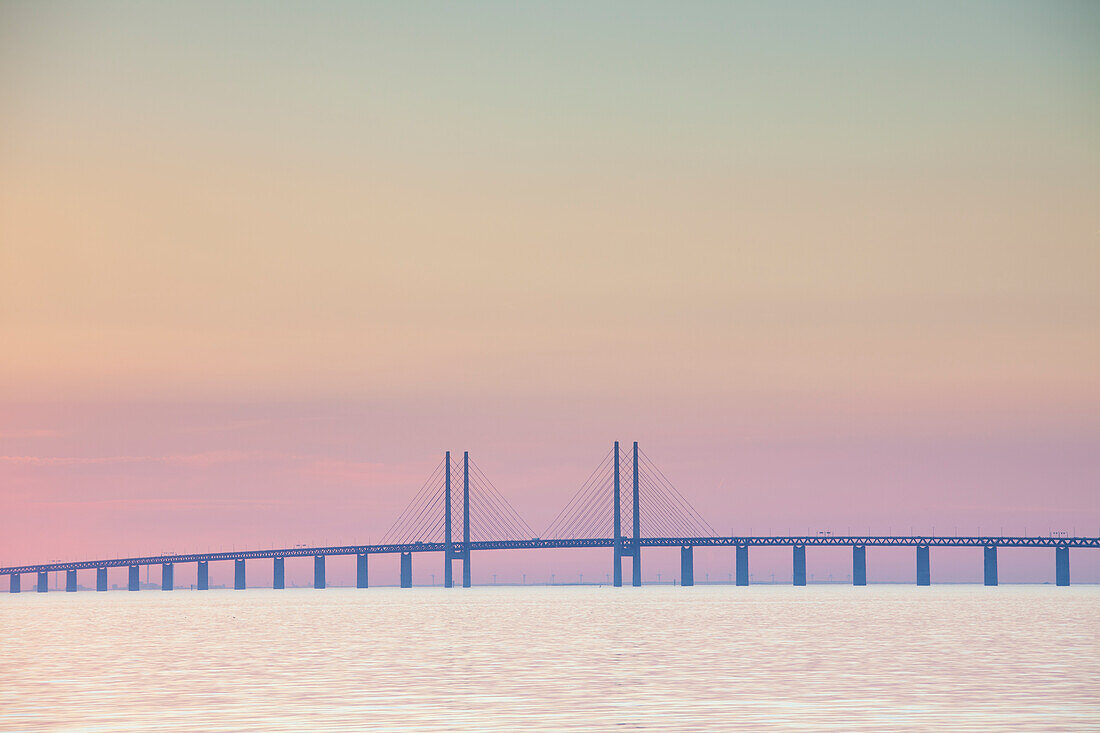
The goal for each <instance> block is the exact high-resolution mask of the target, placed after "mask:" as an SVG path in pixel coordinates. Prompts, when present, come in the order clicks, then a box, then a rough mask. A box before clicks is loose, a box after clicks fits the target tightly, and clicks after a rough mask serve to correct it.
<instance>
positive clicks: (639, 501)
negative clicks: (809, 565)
mask: <svg viewBox="0 0 1100 733" xmlns="http://www.w3.org/2000/svg"><path fill="white" fill-rule="evenodd" d="M626 457H627V458H628V459H629V460H628V461H625V462H626V463H629V468H628V469H624V467H623V464H624V460H623V458H624V452H623V451H622V450H620V448H619V443H618V442H616V443H615V445H614V447H613V448H612V449H611V450H610V451H609V452H608V454H607V455H606V456H605V457H604V459H603V461H602V462H601V463H600V465H599V466H598V467H597V468H596V470H595V471H593V472H592V474H591V475H590V476H589V477H588V480H587V481H586V482H585V483H584V484H583V485H582V486H581V488H580V489H578V490H577V492H576V493H575V494H574V495H573V497H572V498H571V499H570V501H569V503H568V504H566V506H565V508H564V509H562V511H561V512H560V513H559V514H558V516H557V517H556V518H555V519H554V521H553V522H552V523H551V524H550V526H549V527H548V528H547V530H546V531H545V532H543V533H542V534H543V535H546V536H545V537H542V536H535V533H534V532H533V531H532V530H531V527H530V526H529V525H528V524H527V523H526V522H525V521H524V520H523V518H522V517H521V516H520V515H519V514H518V512H516V511H515V509H513V508H512V506H511V505H510V504H509V503H508V501H507V499H505V498H504V496H503V495H502V494H501V493H500V492H499V491H498V490H497V489H496V487H495V486H493V484H492V482H491V481H489V479H488V478H487V477H486V476H485V474H484V473H483V472H482V471H481V470H480V469H479V468H478V467H477V465H476V464H475V463H474V462H473V461H471V460H470V458H469V454H468V453H466V454H463V458H462V463H461V466H459V464H457V463H456V462H452V460H451V454H450V452H447V453H446V455H445V456H444V458H443V460H442V461H441V462H440V464H439V465H438V466H437V467H436V469H435V471H434V472H433V473H432V475H431V476H430V477H429V478H428V480H427V481H425V483H424V485H423V486H422V487H421V489H420V491H418V492H417V494H416V495H415V496H414V497H413V499H412V501H410V502H409V504H408V506H407V507H406V508H405V510H404V511H403V512H402V513H401V515H400V516H399V517H398V518H397V520H396V521H395V522H394V524H393V526H392V527H391V528H390V529H389V531H388V532H387V533H386V536H384V537H383V539H382V541H381V542H380V543H378V544H367V545H339V546H330V547H288V548H283V549H268V550H242V551H233V552H204V553H191V554H170V555H151V556H145V557H128V558H114V559H108V560H82V561H76V562H55V563H42V564H37V565H21V566H13V567H0V575H8V576H10V591H11V592H12V593H18V592H20V591H21V578H22V575H24V574H32V575H37V585H36V590H37V591H38V592H40V593H44V592H46V591H47V590H48V585H49V583H48V574H49V573H50V572H59V571H65V574H66V578H65V589H66V590H67V591H76V590H77V588H78V585H77V571H80V570H95V571H96V590H99V591H105V590H107V570H108V568H118V567H126V568H129V583H128V588H129V590H131V591H136V590H140V588H141V582H140V568H141V567H142V566H150V565H160V566H161V588H162V589H164V590H172V589H173V588H174V583H173V572H174V568H175V566H176V565H177V564H180V563H197V565H198V574H197V579H198V582H197V584H196V587H197V588H198V589H199V590H206V589H208V588H209V587H210V583H209V578H210V576H209V564H210V563H211V562H229V561H232V562H233V563H234V588H236V589H244V588H246V587H247V582H246V570H245V568H246V565H245V563H246V561H248V560H261V559H270V560H272V561H273V563H274V573H273V587H274V588H277V589H281V588H285V587H286V584H285V577H286V575H285V559H286V558H288V557H312V558H313V559H314V583H313V585H314V587H315V588H324V587H325V585H326V581H325V559H326V558H328V557H332V556H339V555H355V556H356V557H357V564H356V585H357V587H359V588H366V587H367V586H368V557H369V556H370V555H377V554H400V556H401V575H400V577H401V587H403V588H409V587H412V556H413V554H415V553H423V552H433V553H443V556H444V563H443V569H444V574H443V578H444V579H443V584H444V586H445V587H448V588H449V587H452V586H453V585H454V578H453V572H452V571H453V563H454V561H461V562H462V585H463V587H467V588H468V587H470V585H471V577H470V560H471V555H472V553H473V552H475V551H488V550H549V549H563V548H594V547H606V548H611V549H612V557H613V561H612V569H613V571H614V580H613V583H612V584H613V585H614V586H622V585H623V575H622V561H623V558H630V560H631V575H632V577H631V585H634V586H640V585H641V584H642V565H641V557H642V553H641V550H642V548H643V547H679V548H680V584H681V585H684V586H691V585H694V584H695V582H694V578H695V571H694V548H696V547H733V548H735V557H736V561H735V564H736V585H742V586H743V585H748V584H749V548H750V547H776V546H780V547H790V548H792V569H793V572H792V578H793V583H794V585H799V586H801V585H806V548H807V547H812V546H843V547H851V548H852V584H853V585H866V584H867V548H868V547H914V548H916V570H917V574H916V582H917V585H931V572H930V570H931V564H930V562H929V548H931V547H975V548H978V547H980V548H982V551H983V557H984V583H985V585H990V586H995V585H997V582H998V580H997V549H998V548H1000V547H1046V548H1053V549H1054V558H1055V582H1056V584H1057V585H1060V586H1068V585H1069V584H1070V575H1069V550H1070V548H1080V547H1094V548H1096V547H1100V537H1067V536H1047V537H1041V536H1036V537H1010V536H964V537H958V536H953V537H947V536H936V535H866V536H858V535H833V534H828V533H819V534H816V535H785V536H782V535H769V536H719V535H718V533H717V532H715V531H714V529H713V528H712V527H711V526H710V525H709V524H708V523H707V522H706V520H705V519H703V517H702V516H700V515H699V513H698V512H696V511H695V509H694V508H693V507H692V506H691V504H690V503H689V502H688V501H687V499H686V498H684V496H683V495H682V494H681V493H680V492H679V491H678V490H677V489H676V487H675V486H673V485H672V483H671V482H670V481H669V480H668V478H667V477H665V475H664V474H663V473H661V471H660V469H658V468H657V467H656V466H655V465H654V464H653V462H652V461H650V460H649V458H648V457H647V456H646V455H645V454H644V453H643V452H641V451H640V450H639V448H638V444H637V443H634V447H633V451H632V452H631V454H630V455H628V456H626ZM624 473H625V474H626V476H625V478H626V479H627V481H624V480H623V479H624ZM627 482H628V483H629V485H630V491H628V492H624V491H623V490H622V485H623V483H627ZM456 484H459V485H461V487H462V488H461V495H460V496H461V500H460V502H458V501H456V499H457V497H456V496H455V493H456V492H455V491H453V490H452V489H453V486H454V485H456ZM456 504H458V506H457V507H456V506H455V505H456ZM624 515H629V517H630V520H631V521H630V531H629V533H624V531H623V516H624ZM643 517H647V518H648V521H647V522H646V524H645V527H644V528H645V530H646V532H643ZM456 537H461V539H456Z"/></svg>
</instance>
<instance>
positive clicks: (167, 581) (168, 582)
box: [160, 562, 175, 590]
mask: <svg viewBox="0 0 1100 733" xmlns="http://www.w3.org/2000/svg"><path fill="white" fill-rule="evenodd" d="M174 587H175V585H174V583H173V578H172V563H170V562H166V563H161V566H160V589H161V590H172V589H173V588H174Z"/></svg>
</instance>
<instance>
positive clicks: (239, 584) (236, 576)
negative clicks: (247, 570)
mask: <svg viewBox="0 0 1100 733" xmlns="http://www.w3.org/2000/svg"><path fill="white" fill-rule="evenodd" d="M247 588H248V583H247V582H246V579H245V574H244V560H234V561H233V590H246V589H247Z"/></svg>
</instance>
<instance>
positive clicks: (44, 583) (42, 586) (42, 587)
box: [35, 573, 50, 593]
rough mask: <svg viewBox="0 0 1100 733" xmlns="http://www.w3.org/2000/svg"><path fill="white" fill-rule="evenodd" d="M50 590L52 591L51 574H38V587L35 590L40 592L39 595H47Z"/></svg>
mask: <svg viewBox="0 0 1100 733" xmlns="http://www.w3.org/2000/svg"><path fill="white" fill-rule="evenodd" d="M49 589H50V574H49V573H39V574H38V585H37V586H36V587H35V590H36V591H38V592H39V593H45V592H46V591H48V590H49Z"/></svg>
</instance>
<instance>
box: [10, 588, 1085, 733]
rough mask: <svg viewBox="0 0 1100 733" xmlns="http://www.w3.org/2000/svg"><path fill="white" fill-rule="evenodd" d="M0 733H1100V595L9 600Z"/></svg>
mask: <svg viewBox="0 0 1100 733" xmlns="http://www.w3.org/2000/svg"><path fill="white" fill-rule="evenodd" d="M0 622H2V624H0V649H2V652H0V655H2V656H0V658H2V664H0V683H2V685H3V693H2V695H3V697H2V700H3V702H2V703H0V730H5V731H39V730H42V731H154V730H155V731H265V732H267V731H335V730H341V731H342V730H364V729H370V730H392V731H517V730H520V729H523V730H529V731H531V730H533V731H577V730H586V731H587V730H611V729H616V728H625V729H641V730H647V731H655V730H656V731H684V730H700V731H702V730H707V731H713V730H797V731H806V730H832V731H897V730H952V731H956V730H973V731H988V730H993V729H1000V730H1020V731H1036V730H1100V682H1098V680H1100V588H1097V587H1085V586H1076V587H1071V588H1056V587H1052V586H1034V587H1023V586H1017V587H1009V586H1001V587H999V588H984V587H977V586H939V587H932V588H916V587H902V586H870V587H867V588H852V587H839V586H811V587H808V588H790V587H764V586H756V587H750V588H736V587H730V586H708V587H701V586H697V587H695V588H676V587H667V586H665V587H650V588H642V589H631V588H623V589H613V588H596V587H584V588H577V587H572V588H565V587H557V588H534V587H527V588H499V587H498V588H474V589H471V590H465V591H464V590H461V589H455V590H452V591H445V590H442V589H438V588H436V589H428V588H425V589H412V590H401V589H396V588H392V589H391V588H377V589H375V588H372V589H369V590H354V589H335V588H334V589H328V590H324V591H314V590H286V591H271V590H249V591H243V592H239V591H207V592H190V591H175V592H172V593H164V592H160V591H146V592H142V593H126V592H112V593H98V594H97V593H93V592H88V593H77V594H65V593H49V594H46V595H39V594H35V593H22V594H20V595H17V596H9V595H0Z"/></svg>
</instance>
